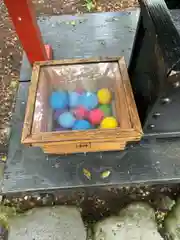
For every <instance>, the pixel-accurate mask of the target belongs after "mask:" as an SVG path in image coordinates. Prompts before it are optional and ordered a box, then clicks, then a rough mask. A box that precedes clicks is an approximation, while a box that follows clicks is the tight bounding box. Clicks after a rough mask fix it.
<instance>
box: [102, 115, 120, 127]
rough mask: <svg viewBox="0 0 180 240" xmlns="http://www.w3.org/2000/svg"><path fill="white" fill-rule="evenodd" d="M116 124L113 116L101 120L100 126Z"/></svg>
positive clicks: (115, 125) (113, 125) (114, 125)
mask: <svg viewBox="0 0 180 240" xmlns="http://www.w3.org/2000/svg"><path fill="white" fill-rule="evenodd" d="M117 126H118V123H117V120H116V119H115V118H114V117H106V118H104V119H103V120H102V122H101V125H100V127H101V128H116V127H117Z"/></svg>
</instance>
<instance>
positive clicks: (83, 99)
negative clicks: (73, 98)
mask: <svg viewBox="0 0 180 240" xmlns="http://www.w3.org/2000/svg"><path fill="white" fill-rule="evenodd" d="M79 104H80V105H82V106H83V107H85V108H86V109H88V110H91V109H93V108H95V107H96V106H97V105H98V98H97V96H96V94H95V93H92V92H86V93H83V94H82V95H81V96H80V102H79Z"/></svg>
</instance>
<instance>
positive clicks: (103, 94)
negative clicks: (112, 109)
mask: <svg viewBox="0 0 180 240" xmlns="http://www.w3.org/2000/svg"><path fill="white" fill-rule="evenodd" d="M97 96H98V100H99V103H100V104H108V103H110V101H111V92H110V91H109V89H107V88H102V89H100V90H99V91H98V92H97Z"/></svg>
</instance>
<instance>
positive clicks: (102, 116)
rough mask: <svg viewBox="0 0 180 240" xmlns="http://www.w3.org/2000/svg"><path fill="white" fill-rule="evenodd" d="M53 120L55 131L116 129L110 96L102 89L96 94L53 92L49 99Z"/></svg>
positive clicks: (108, 91) (87, 92)
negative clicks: (55, 124)
mask: <svg viewBox="0 0 180 240" xmlns="http://www.w3.org/2000/svg"><path fill="white" fill-rule="evenodd" d="M49 102H50V106H51V108H52V109H53V118H54V120H55V121H56V123H57V124H58V125H57V126H56V128H55V129H54V130H55V131H63V130H70V129H71V130H87V129H94V128H102V129H104V128H106V129H107V128H116V127H117V126H118V123H117V120H116V118H115V117H114V116H113V113H112V94H111V92H110V90H109V89H107V88H102V89H100V90H98V91H97V92H96V93H93V92H89V91H84V90H82V89H81V90H76V91H72V92H70V91H69V92H67V91H53V92H52V94H51V96H50V99H49Z"/></svg>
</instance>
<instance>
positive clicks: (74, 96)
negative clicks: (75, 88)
mask: <svg viewBox="0 0 180 240" xmlns="http://www.w3.org/2000/svg"><path fill="white" fill-rule="evenodd" d="M79 97H80V94H79V93H77V92H69V107H70V108H75V107H77V106H78V105H79Z"/></svg>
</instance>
